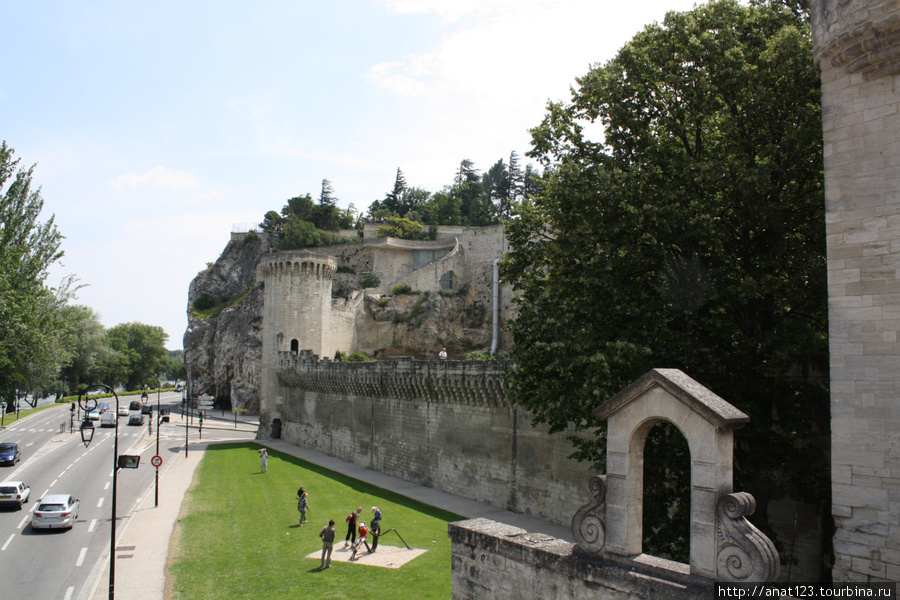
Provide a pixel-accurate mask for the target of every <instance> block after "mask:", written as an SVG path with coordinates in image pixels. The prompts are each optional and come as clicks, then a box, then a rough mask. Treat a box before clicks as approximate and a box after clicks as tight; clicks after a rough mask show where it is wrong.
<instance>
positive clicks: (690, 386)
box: [594, 369, 750, 429]
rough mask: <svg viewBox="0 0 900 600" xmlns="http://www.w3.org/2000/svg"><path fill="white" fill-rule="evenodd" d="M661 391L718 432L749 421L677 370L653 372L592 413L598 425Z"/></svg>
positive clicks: (738, 427)
mask: <svg viewBox="0 0 900 600" xmlns="http://www.w3.org/2000/svg"><path fill="white" fill-rule="evenodd" d="M653 388H661V389H663V390H665V391H666V392H668V393H669V394H670V395H671V396H673V397H674V398H676V399H678V400H679V401H680V402H681V403H682V404H684V405H685V406H687V407H688V408H690V409H691V410H692V411H693V412H695V413H697V414H698V415H700V416H701V417H703V418H704V419H706V420H707V421H709V422H710V423H711V424H712V425H714V426H715V427H716V428H718V429H740V428H741V427H743V426H744V425H745V424H746V423H748V422H749V421H750V417H748V416H747V415H746V414H744V413H743V412H741V411H740V410H738V409H737V408H735V407H734V406H732V405H731V404H729V403H728V402H726V401H725V400H723V399H722V398H721V397H719V396H717V395H716V394H714V393H713V392H711V391H710V390H709V389H707V388H706V387H704V386H703V385H701V384H700V383H698V382H697V381H696V380H694V379H692V378H690V377H688V376H687V375H686V374H685V373H684V372H683V371H680V370H678V369H653V370H652V371H649V372H648V373H647V374H646V375H644V376H643V377H641V378H640V379H638V380H637V381H635V382H634V383H632V384H631V385H629V386H628V387H627V388H625V389H623V390H622V391H620V392H619V393H618V394H616V395H615V396H613V397H612V398H610V399H609V400H607V401H606V402H604V403H603V404H601V405H600V406H598V407H597V408H595V409H594V416H595V417H597V419H599V420H601V421H605V420H607V419H609V418H610V417H611V416H612V415H614V414H616V413H617V412H619V411H620V410H622V409H623V408H625V407H626V406H628V405H629V404H631V403H633V402H635V401H640V399H641V398H643V397H646V395H647V392H649V391H650V390H652V389H653Z"/></svg>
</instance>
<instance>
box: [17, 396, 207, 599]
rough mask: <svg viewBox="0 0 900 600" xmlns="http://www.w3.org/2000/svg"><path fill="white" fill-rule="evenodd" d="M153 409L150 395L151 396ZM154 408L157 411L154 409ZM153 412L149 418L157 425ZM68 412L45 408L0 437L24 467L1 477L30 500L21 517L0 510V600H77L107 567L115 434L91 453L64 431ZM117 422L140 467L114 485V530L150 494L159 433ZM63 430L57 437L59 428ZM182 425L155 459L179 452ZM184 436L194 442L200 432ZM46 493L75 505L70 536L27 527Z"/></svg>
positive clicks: (164, 399) (104, 432)
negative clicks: (26, 489)
mask: <svg viewBox="0 0 900 600" xmlns="http://www.w3.org/2000/svg"><path fill="white" fill-rule="evenodd" d="M153 400H154V402H153V404H154V405H155V400H156V398H155V396H154V398H153ZM160 401H161V406H164V407H165V406H166V405H168V406H169V407H170V408H173V409H174V408H175V407H177V406H180V402H181V395H180V394H174V393H172V394H162V395H161V396H160ZM154 408H155V406H154ZM155 416H156V415H155V411H154V420H155ZM68 423H69V410H68V409H67V407H66V406H63V405H60V406H59V407H58V408H50V409H47V410H45V411H42V412H40V413H38V414H36V415H33V416H31V417H28V418H26V419H23V420H22V421H21V422H19V423H15V424H13V425H12V426H9V427H6V428H4V429H3V430H2V431H0V441H11V442H18V443H19V445H20V446H21V447H22V454H23V456H22V462H20V463H19V464H17V465H16V466H14V467H0V479H3V480H20V481H24V482H25V483H26V484H27V485H29V486H31V501H30V502H29V503H28V504H26V505H25V508H24V509H23V510H22V511H16V510H5V511H0V564H3V566H4V569H3V570H4V577H3V580H4V581H3V584H4V585H3V588H4V590H3V596H4V597H7V595H8V597H10V598H41V599H47V600H53V599H62V600H76V599H78V598H85V597H87V595H88V594H89V592H90V589H89V588H90V586H91V585H92V584H93V582H94V580H95V579H96V577H97V574H98V573H99V572H101V571H102V570H103V569H104V568H105V566H106V558H107V557H108V555H109V547H110V533H111V531H110V522H111V517H112V487H113V486H112V482H113V471H114V469H113V465H114V453H113V443H114V440H115V432H116V429H115V428H100V429H97V430H96V433H95V435H94V439H93V441H92V442H91V444H90V446H89V447H88V448H85V447H84V445H83V444H82V442H81V436H80V434H79V433H78V431H77V429H76V431H75V432H74V433H68V427H67V426H68ZM125 423H126V418H125V417H121V418H120V419H119V427H118V451H119V455H122V454H137V455H140V456H141V465H140V467H139V468H138V469H120V470H119V471H118V474H117V476H116V479H117V486H116V487H117V494H116V500H117V507H116V514H117V517H118V518H117V529H118V528H119V527H121V525H122V523H123V522H125V521H126V520H127V519H128V517H129V516H130V515H131V513H132V512H133V511H134V507H135V506H136V504H137V503H138V501H139V500H140V499H141V497H142V496H144V495H146V494H147V493H150V494H152V493H153V488H154V479H155V469H154V468H153V467H152V466H151V464H150V459H151V457H152V456H153V455H154V454H155V453H156V439H157V432H156V430H154V431H153V435H152V436H151V435H149V431H148V427H147V426H146V425H145V426H143V427H139V426H127V425H125ZM61 424H65V425H66V432H65V433H60V425H61ZM184 431H185V428H184V427H183V426H179V418H178V417H175V418H174V419H172V422H171V423H169V424H163V426H162V429H161V430H160V432H159V434H160V435H159V444H160V455H161V456H162V457H163V460H164V461H168V460H171V458H172V457H173V456H175V455H176V454H177V453H178V452H180V451H181V450H182V449H183V446H184ZM189 435H190V437H191V438H192V439H195V438H196V435H197V432H196V431H191V432H189ZM46 493H71V494H73V495H74V496H75V497H76V498H78V499H79V500H80V510H79V515H78V520H77V522H76V524H75V527H74V528H73V529H72V530H70V531H36V530H34V529H32V528H31V526H30V525H29V523H30V521H31V510H33V507H34V506H35V503H36V502H37V500H38V499H39V498H40V497H41V496H43V495H44V494H46Z"/></svg>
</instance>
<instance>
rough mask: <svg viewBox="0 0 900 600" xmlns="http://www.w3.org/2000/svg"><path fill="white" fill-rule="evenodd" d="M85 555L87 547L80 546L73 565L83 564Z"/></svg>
mask: <svg viewBox="0 0 900 600" xmlns="http://www.w3.org/2000/svg"><path fill="white" fill-rule="evenodd" d="M85 556H87V548H82V549H81V552H79V553H78V560H76V561H75V566H76V567H80V566H81V565H83V564H84V557H85Z"/></svg>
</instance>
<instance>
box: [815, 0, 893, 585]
mask: <svg viewBox="0 0 900 600" xmlns="http://www.w3.org/2000/svg"><path fill="white" fill-rule="evenodd" d="M812 27H813V41H814V52H815V64H816V68H817V69H818V70H819V72H820V73H821V77H822V121H823V130H824V141H825V146H824V156H825V210H826V228H827V234H828V242H827V243H828V307H829V308H828V319H829V336H830V342H829V343H830V365H831V431H832V442H831V462H832V482H831V489H832V513H833V515H834V520H835V526H836V532H835V537H834V551H835V564H834V568H833V576H834V580H835V581H879V580H890V581H897V580H900V552H898V551H897V540H898V539H900V342H898V336H897V331H898V330H900V277H898V274H900V112H898V108H900V2H897V1H896V0H814V1H813V2H812Z"/></svg>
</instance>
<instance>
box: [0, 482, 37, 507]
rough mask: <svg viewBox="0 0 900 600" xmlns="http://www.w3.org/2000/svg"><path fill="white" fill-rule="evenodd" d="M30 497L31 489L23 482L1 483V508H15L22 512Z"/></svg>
mask: <svg viewBox="0 0 900 600" xmlns="http://www.w3.org/2000/svg"><path fill="white" fill-rule="evenodd" d="M30 495H31V488H30V487H28V486H27V485H25V484H24V483H22V482H21V481H4V482H3V483H0V506H15V507H16V509H17V510H22V505H23V504H25V503H26V502H28V496H30Z"/></svg>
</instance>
